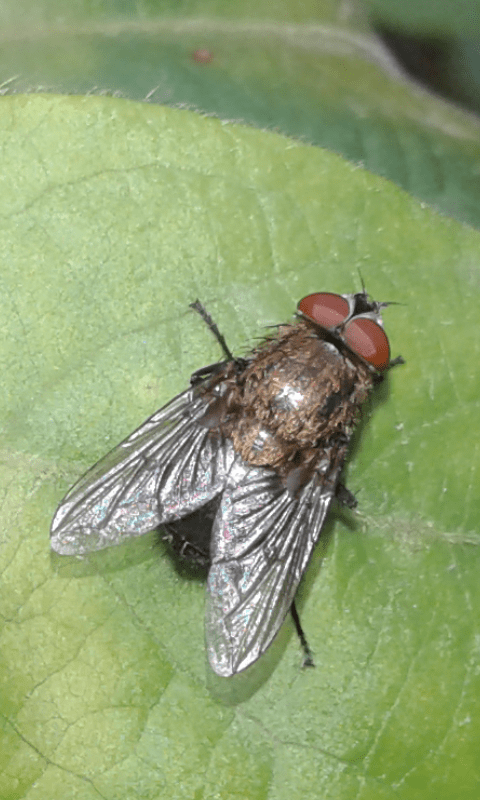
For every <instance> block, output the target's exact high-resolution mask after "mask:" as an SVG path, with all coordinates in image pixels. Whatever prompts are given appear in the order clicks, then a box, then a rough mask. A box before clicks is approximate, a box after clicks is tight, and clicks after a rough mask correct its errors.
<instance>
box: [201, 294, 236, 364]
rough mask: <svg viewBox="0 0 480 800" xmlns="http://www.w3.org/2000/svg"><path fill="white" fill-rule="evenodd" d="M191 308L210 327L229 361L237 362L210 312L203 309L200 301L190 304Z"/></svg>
mask: <svg viewBox="0 0 480 800" xmlns="http://www.w3.org/2000/svg"><path fill="white" fill-rule="evenodd" d="M190 308H193V310H194V311H196V312H197V314H200V316H201V318H202V319H203V321H204V322H205V323H206V324H207V325H208V327H209V328H210V330H211V331H212V333H213V335H214V336H215V338H216V340H217V342H218V344H219V345H220V347H221V348H222V350H223V352H224V353H225V355H226V357H227V361H235V358H234V356H233V355H232V353H231V352H230V348H229V347H228V345H227V343H226V341H225V338H224V337H223V336H222V334H221V333H220V331H219V330H218V328H217V326H216V324H215V323H214V321H213V319H212V318H211V316H210V314H209V313H208V311H207V310H206V308H204V307H203V305H202V304H201V302H200V300H195V302H194V303H190Z"/></svg>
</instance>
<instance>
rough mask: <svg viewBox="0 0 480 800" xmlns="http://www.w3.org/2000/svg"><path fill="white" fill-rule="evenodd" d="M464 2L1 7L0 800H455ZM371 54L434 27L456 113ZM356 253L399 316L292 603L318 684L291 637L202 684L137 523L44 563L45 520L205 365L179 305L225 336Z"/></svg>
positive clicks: (462, 605)
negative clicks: (344, 504) (244, 671)
mask: <svg viewBox="0 0 480 800" xmlns="http://www.w3.org/2000/svg"><path fill="white" fill-rule="evenodd" d="M478 15H479V4H478V3H475V2H471V3H469V4H462V5H461V6H459V5H458V3H454V2H453V0H450V2H447V0H444V1H443V2H436V3H432V2H428V0H423V2H415V3H413V2H400V0H397V2H393V0H392V2H387V0H383V2H381V0H372V1H371V2H368V3H367V2H366V3H360V2H351V1H350V0H343V1H342V2H337V1H336V0H335V1H334V0H330V2H328V0H325V2H312V0H307V1H306V2H303V1H302V2H301V1H300V0H297V2H294V1H293V0H283V1H282V2H280V1H278V2H268V3H267V2H265V0H258V1H257V2H255V3H253V2H251V1H249V2H242V3H237V4H232V3H228V2H225V0H212V2H207V0H204V2H176V3H174V2H143V3H136V4H131V3H128V2H96V3H90V2H85V3H82V2H76V3H71V4H69V5H68V6H66V5H65V4H63V3H59V2H58V0H57V2H52V3H47V2H44V3H37V2H35V3H33V2H31V3H28V2H23V3H22V4H18V3H17V4H15V3H13V2H6V3H3V4H2V6H1V7H0V25H1V31H2V34H1V36H2V47H1V49H0V84H1V91H2V92H3V94H4V95H5V96H4V97H3V98H0V99H1V101H2V103H1V108H2V110H3V114H1V115H0V139H1V152H2V165H3V166H2V175H1V186H2V189H1V192H0V203H1V219H2V235H1V237H0V242H1V243H0V257H1V263H2V275H1V296H2V318H3V320H4V323H5V329H6V331H8V334H7V336H6V337H5V341H4V344H3V346H2V365H3V371H2V374H3V376H4V380H3V384H4V393H3V399H2V410H3V421H4V427H3V433H2V452H3V463H2V475H3V477H2V482H1V483H2V487H3V502H2V529H3V534H2V544H3V547H2V549H1V557H2V562H1V569H2V584H1V586H0V592H1V607H2V615H3V627H2V633H1V639H0V647H1V653H2V658H1V662H0V670H1V672H0V679H1V684H0V686H1V693H2V694H1V714H2V716H1V719H2V728H3V730H2V742H1V747H0V751H1V756H0V761H1V769H2V772H1V774H0V796H2V797H5V798H8V799H9V800H10V799H11V800H17V798H32V800H44V798H52V797H58V796H69V797H81V798H85V799H86V798H88V800H90V798H97V797H99V796H101V797H106V798H125V797H142V798H148V800H150V799H151V798H157V797H158V798H160V797H162V798H163V797H169V798H172V797H179V798H182V799H183V798H190V797H192V798H220V799H221V800H227V798H228V799H229V798H242V799H243V798H245V800H247V798H248V800H250V798H252V799H256V798H275V800H276V798H291V797H292V796H301V797H303V798H318V797H322V798H327V800H328V799H329V798H335V799H336V798H342V800H344V798H347V800H349V798H356V800H357V799H358V798H361V799H362V800H363V799H365V800H371V798H374V799H375V800H376V798H379V799H380V798H382V799H383V798H389V799H390V798H394V797H395V798H398V797H401V798H405V800H410V798H415V800H416V798H418V797H419V796H421V797H422V800H424V799H425V798H427V799H429V798H431V799H432V800H434V799H435V800H438V798H439V797H441V798H442V800H448V798H452V799H453V798H455V800H456V799H457V798H458V797H462V798H466V799H467V800H469V799H470V798H472V800H473V798H475V800H476V798H477V797H478V783H479V777H480V776H479V769H478V757H477V756H478V737H479V733H480V731H479V726H480V722H479V719H480V718H479V700H478V698H479V696H480V693H479V689H480V686H479V672H478V660H479V648H478V642H479V641H480V639H479V620H478V611H477V609H478V607H479V600H480V598H479V597H478V594H479V591H478V562H479V557H478V554H477V551H478V546H477V544H478V533H477V532H478V523H477V520H478V512H479V510H480V502H479V493H478V470H479V466H480V464H479V461H480V458H479V450H480V448H479V446H478V433H477V432H478V430H479V421H480V420H479V413H478V410H479V409H478V399H477V398H478V389H479V380H478V367H477V364H478V355H479V353H478V349H479V348H478V341H477V338H478V337H477V331H478V324H479V312H478V308H479V303H478V286H479V277H478V262H479V253H480V247H479V244H480V240H479V234H478V233H477V231H476V230H475V229H476V228H478V226H479V222H480V202H479V199H480V198H479V193H480V185H479V168H480V158H479V155H480V153H479V151H480V144H479V122H478V119H477V117H476V116H475V114H474V113H472V111H473V112H474V111H475V109H478V63H479V61H478V47H477V42H478V23H477V22H476V21H477V20H478ZM476 25H477V28H476V27H475V26H476ZM392 39H394V40H395V43H396V44H397V45H398V42H399V41H400V43H401V45H402V46H403V52H405V50H407V51H409V52H410V53H411V52H412V47H413V45H412V42H417V45H418V42H419V41H420V42H426V41H434V42H435V43H436V49H434V53H435V54H436V55H435V58H433V57H432V55H431V52H432V51H429V53H430V54H429V55H428V58H426V59H425V61H426V64H424V67H426V68H425V69H424V73H423V75H425V73H427V74H428V73H429V71H430V73H431V72H432V71H433V72H434V73H435V74H436V77H437V78H438V77H439V74H438V73H439V69H440V72H441V73H442V74H441V75H440V78H441V80H437V88H439V89H441V90H442V92H443V94H446V93H447V90H448V92H449V93H450V97H451V98H453V100H454V101H455V102H454V103H452V102H448V101H447V100H446V99H445V97H440V96H439V95H433V94H432V93H431V92H430V91H429V90H428V88H426V86H425V84H423V83H421V82H420V81H419V80H418V79H415V80H413V79H412V78H411V77H409V76H408V74H407V71H406V70H405V69H404V68H403V67H402V66H400V64H399V62H398V61H397V60H396V59H395V57H394V56H393V55H392V53H391V51H390V50H389V49H388V47H387V46H386V42H387V41H392ZM409 48H410V49H409ZM419 52H420V53H421V52H422V50H421V47H420V49H419V48H418V46H417V49H415V48H414V55H415V57H414V58H413V61H415V58H417V60H418V53H419ZM438 53H440V54H441V57H440V56H438V55H437V54H438ZM446 64H448V65H450V66H451V69H450V71H449V74H448V76H446V75H445V74H444V73H443V70H444V69H445V65H446ZM439 65H440V67H439ZM440 84H441V85H440ZM22 92H29V93H30V94H27V95H24V94H22ZM37 92H43V93H44V92H50V93H63V94H80V95H82V94H91V95H96V97H92V98H90V99H88V98H87V99H83V98H65V97H63V98H61V97H60V98H59V97H55V96H52V97H45V96H44V95H43V94H42V95H40V96H38V97H37V96H36V93H37ZM98 95H108V97H107V96H105V97H102V96H100V97H98ZM112 96H113V97H112ZM128 99H130V100H137V101H144V102H143V104H141V105H140V104H138V105H136V104H133V103H130V102H127V100H128ZM460 101H462V102H468V108H467V109H465V108H462V107H461V104H460ZM148 104H150V106H149V105H148ZM157 104H163V105H167V106H170V107H172V109H174V110H172V111H170V110H169V109H168V108H167V109H164V108H162V107H161V106H160V105H159V106H158V107H157ZM178 108H181V109H192V110H196V111H201V112H203V115H200V114H198V113H193V111H192V113H188V112H187V111H182V112H179V111H177V110H175V109H178ZM205 115H213V116H216V117H218V118H219V119H220V120H221V122H217V121H216V120H211V119H206V118H205ZM232 121H240V122H241V123H243V124H244V125H247V126H250V128H249V127H239V126H238V125H235V124H232ZM268 132H277V133H279V134H284V135H286V136H288V137H292V139H287V138H282V137H280V136H278V137H277V136H271V135H270V133H268ZM309 145H314V147H310V146H309ZM320 148H326V150H327V151H332V152H333V153H337V154H339V155H340V156H343V157H344V158H345V159H347V162H350V163H346V162H342V161H341V160H340V159H338V158H336V157H335V156H334V155H332V154H331V152H326V151H323V150H321V149H320ZM360 167H365V169H366V170H368V171H364V170H362V169H361V168H360ZM370 173H375V174H376V175H372V174H370ZM376 176H380V177H376ZM382 178H386V179H388V180H387V181H384V180H382ZM390 182H391V183H390ZM397 187H400V188H401V189H404V190H406V192H407V193H408V195H407V194H404V193H403V192H402V191H400V190H399V189H398V188H397ZM425 204H428V205H429V206H432V207H433V208H434V209H437V210H438V211H439V212H440V213H435V211H432V210H431V208H429V207H426V205H425ZM447 217H449V218H447ZM469 226H472V227H469ZM472 228H473V229H472ZM358 268H360V269H361V270H362V274H364V276H365V278H366V280H367V286H368V288H369V290H370V291H371V292H372V293H374V295H375V297H380V299H389V300H390V299H392V300H399V301H401V302H403V303H405V305H404V306H398V307H392V308H390V309H388V310H387V312H386V315H387V313H388V322H387V329H388V331H389V335H390V337H391V340H392V344H393V347H394V355H395V354H396V353H397V352H402V354H403V355H404V356H405V358H406V360H407V365H406V367H404V368H403V369H402V370H400V369H399V370H396V371H395V372H394V373H393V374H392V375H391V377H390V379H389V381H388V386H385V387H382V390H381V392H380V394H379V397H378V399H377V401H376V402H375V403H374V406H373V409H372V410H373V411H374V413H373V415H372V419H371V420H370V421H369V422H368V424H366V425H363V426H362V430H361V431H360V434H359V436H358V437H357V440H356V442H355V447H354V455H353V458H352V462H351V464H350V468H349V483H350V486H351V488H353V489H354V490H356V491H357V490H360V489H361V490H362V491H361V494H360V495H359V499H360V501H361V514H360V516H359V518H358V519H357V521H356V522H355V521H354V520H352V519H351V518H350V517H348V515H347V516H345V515H341V514H340V515H338V514H337V515H336V518H335V519H336V524H335V526H334V525H333V522H334V520H332V523H331V524H329V527H328V530H327V531H326V542H325V548H324V549H322V548H319V552H318V553H317V557H316V558H315V559H314V563H313V564H312V568H311V570H310V571H309V573H308V575H307V578H306V581H305V584H304V587H303V590H302V594H301V598H300V601H301V603H302V606H303V609H302V611H303V614H302V619H303V621H304V625H305V627H306V629H307V632H308V635H309V638H310V639H311V643H312V646H313V648H314V651H315V655H316V661H317V669H316V670H315V671H309V672H307V673H305V672H301V671H300V669H299V652H298V645H297V643H296V641H295V639H294V638H292V637H291V629H290V626H289V625H288V624H287V625H286V626H285V630H284V631H282V634H281V635H280V637H279V639H278V641H277V642H276V643H275V645H274V647H273V648H272V651H271V652H270V653H269V654H268V657H267V659H266V660H265V661H263V660H262V663H260V664H259V665H258V670H257V671H255V670H254V672H253V673H252V675H251V676H249V675H246V676H240V677H239V679H238V680H235V681H232V682H228V681H227V682H226V683H225V682H220V683H219V682H218V681H215V680H213V679H212V676H209V675H208V673H207V674H206V672H205V666H204V661H203V659H204V651H203V628H202V625H203V623H202V615H203V610H202V608H203V604H202V597H203V585H202V584H201V583H200V582H198V581H196V580H188V579H187V578H186V577H185V576H184V575H179V574H178V573H177V572H176V571H175V569H174V567H173V566H172V563H171V561H170V559H169V558H168V557H167V556H166V554H165V553H164V551H162V549H161V547H160V546H157V545H156V544H155V540H154V537H153V535H152V537H146V538H145V539H144V540H142V541H140V542H131V543H128V544H127V545H126V546H125V548H124V549H122V550H121V552H107V553H101V554H98V555H96V556H94V557H93V556H92V558H91V559H86V560H85V562H82V563H80V564H77V563H73V564H72V563H71V561H68V560H65V561H62V560H61V559H60V562H61V563H58V560H56V561H55V560H54V561H53V562H52V563H50V560H49V558H48V544H47V538H48V524H49V520H50V518H51V514H52V511H53V509H54V508H55V505H56V503H57V502H58V501H59V499H60V498H61V496H62V492H63V491H64V490H66V488H67V487H68V485H69V484H70V483H71V482H72V481H73V480H74V479H75V478H76V477H78V475H79V474H80V473H81V472H82V470H83V469H84V468H86V467H88V466H89V465H90V464H91V463H92V462H93V461H94V460H95V459H96V458H98V457H100V456H101V455H102V454H103V453H104V452H105V451H106V450H107V449H108V448H109V447H110V446H112V445H114V444H115V443H116V442H117V441H118V440H119V439H120V438H121V437H122V436H123V435H126V434H128V433H129V432H130V430H131V429H132V428H133V427H135V425H137V424H139V423H140V422H141V421H142V419H143V418H144V417H146V416H147V415H148V414H149V413H151V412H152V411H153V410H155V408H156V407H158V406H160V405H161V404H162V403H163V402H165V401H166V400H167V399H168V398H169V397H170V396H171V395H172V394H174V393H175V392H177V391H179V390H181V389H182V388H183V386H184V385H185V383H186V381H187V380H188V375H189V373H190V372H191V371H192V370H193V369H195V368H196V367H198V366H200V365H202V364H203V363H209V362H210V361H212V360H214V359H215V358H216V357H218V352H217V349H216V347H215V344H214V343H213V342H212V341H211V339H210V337H209V334H208V331H204V330H203V328H202V326H201V325H199V323H198V322H197V321H192V319H191V317H190V316H189V315H188V312H187V311H186V307H187V305H188V302H190V301H191V300H192V299H194V297H195V296H197V294H198V295H200V296H201V299H202V300H204V301H205V302H207V303H208V307H209V309H210V310H211V311H212V313H214V314H215V317H216V319H217V320H218V323H219V325H220V326H221V328H222V329H225V331H226V333H227V334H228V338H229V341H230V342H231V346H232V347H233V349H234V351H236V352H242V346H243V347H245V346H247V347H248V344H249V343H250V342H252V341H253V340H254V337H255V336H258V335H259V333H261V330H262V326H263V325H265V324H268V323H275V322H278V321H279V320H282V319H287V318H288V317H289V315H290V314H291V312H292V309H293V308H294V301H295V300H298V298H299V297H301V296H302V293H303V294H306V293H307V292H309V291H314V290H315V289H317V288H318V289H323V288H327V289H331V290H333V291H351V290H352V289H353V288H355V287H354V286H352V282H353V283H354V282H355V280H356V279H357V278H356V275H357V269H358ZM324 284H325V285H324ZM327 284H328V285H327ZM370 284H373V285H372V286H370ZM342 521H343V523H344V524H343V525H341V524H339V523H340V522H342ZM325 552H326V558H325V560H324V562H323V564H322V566H321V567H320V561H321V556H322V555H323V554H324V553H325ZM67 562H68V563H67Z"/></svg>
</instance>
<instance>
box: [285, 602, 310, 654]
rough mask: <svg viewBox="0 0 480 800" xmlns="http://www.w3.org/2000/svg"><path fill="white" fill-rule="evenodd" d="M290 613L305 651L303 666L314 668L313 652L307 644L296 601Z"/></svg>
mask: <svg viewBox="0 0 480 800" xmlns="http://www.w3.org/2000/svg"><path fill="white" fill-rule="evenodd" d="M290 612H291V614H292V619H293V624H294V625H295V630H296V632H297V636H298V638H299V639H300V644H301V645H302V650H303V666H304V667H314V666H315V662H314V660H313V655H312V651H311V650H310V648H309V646H308V642H307V637H306V636H305V634H304V632H303V628H302V624H301V622H300V617H299V616H298V611H297V607H296V605H295V600H294V601H293V603H292V605H291V606H290Z"/></svg>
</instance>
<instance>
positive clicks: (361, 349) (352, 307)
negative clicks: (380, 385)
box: [297, 291, 400, 376]
mask: <svg viewBox="0 0 480 800" xmlns="http://www.w3.org/2000/svg"><path fill="white" fill-rule="evenodd" d="M388 305H390V304H389V303H377V302H375V301H374V300H371V299H370V297H369V296H368V294H367V293H366V292H365V291H362V292H357V293H356V294H333V293H331V292H318V293H316V294H309V295H307V296H306V297H304V298H303V299H302V300H300V302H299V304H298V306H297V312H298V313H299V314H300V315H301V316H302V317H303V318H304V319H306V320H308V321H309V322H311V323H313V324H314V325H315V326H316V327H319V328H321V329H322V331H324V332H326V334H327V336H328V338H330V339H331V341H333V342H334V343H335V344H337V345H340V348H343V347H346V349H347V351H349V352H350V353H354V354H355V355H356V356H357V357H358V358H360V359H361V361H363V363H364V364H366V365H367V366H368V367H369V368H370V370H371V371H372V372H373V373H374V374H375V375H377V376H381V374H382V373H383V372H385V370H387V369H389V367H391V366H393V364H394V363H400V362H399V361H398V360H397V359H396V360H395V362H392V361H391V360H390V344H389V341H388V337H387V334H386V333H385V331H384V329H383V320H382V314H381V312H382V308H385V307H386V306H388Z"/></svg>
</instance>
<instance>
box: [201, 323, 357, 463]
mask: <svg viewBox="0 0 480 800" xmlns="http://www.w3.org/2000/svg"><path fill="white" fill-rule="evenodd" d="M372 385H373V379H372V375H371V373H370V370H369V369H368V367H367V366H366V365H365V364H363V363H362V362H361V361H360V360H358V359H355V358H354V357H352V358H350V357H349V356H348V355H347V354H346V353H343V352H340V350H339V349H338V348H337V347H336V346H335V344H333V343H331V342H328V341H326V340H325V339H323V338H321V337H320V336H319V335H318V334H317V333H315V332H312V329H311V327H310V326H309V325H308V324H307V323H305V322H303V321H301V322H299V323H297V324H296V325H293V326H288V327H287V326H282V328H281V329H280V330H279V332H278V335H277V336H276V337H275V338H272V339H269V340H267V341H266V342H265V343H264V345H262V346H261V347H260V348H258V349H257V350H255V351H254V352H253V354H252V356H251V358H250V359H249V360H248V361H247V364H246V366H245V368H244V369H243V370H242V371H241V372H237V373H236V374H235V372H234V371H233V370H232V368H231V367H230V368H229V372H228V375H227V373H225V375H224V378H223V381H220V382H219V383H217V385H216V387H215V388H214V389H213V394H214V395H215V397H213V398H212V400H211V403H210V405H209V410H208V412H207V414H206V420H208V427H214V426H216V425H218V426H219V427H220V428H221V432H222V433H223V434H224V435H225V436H228V437H229V438H231V440H232V442H233V446H234V448H235V450H236V451H237V452H238V453H239V454H240V455H241V457H242V458H243V459H244V460H245V461H247V462H248V463H251V464H254V465H268V466H272V467H277V468H278V467H280V468H281V469H282V470H283V467H282V465H286V464H290V465H291V466H292V468H293V467H294V465H295V468H296V469H297V468H298V466H299V463H300V464H301V463H303V461H305V459H307V460H308V461H309V462H310V461H312V460H315V459H316V458H321V452H322V447H325V446H329V445H330V443H331V441H332V440H334V439H335V437H336V436H338V435H344V434H345V433H347V434H349V433H350V431H351V429H352V427H353V425H354V423H355V421H356V419H357V417H358V412H359V408H360V406H361V404H362V403H363V401H364V400H365V398H366V397H367V395H368V393H369V391H370V389H371V387H372ZM212 423H213V424H212ZM312 448H313V450H312ZM302 453H303V454H304V455H303V456H302ZM312 453H313V454H312Z"/></svg>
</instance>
